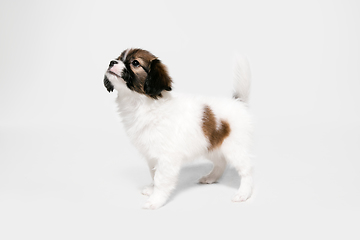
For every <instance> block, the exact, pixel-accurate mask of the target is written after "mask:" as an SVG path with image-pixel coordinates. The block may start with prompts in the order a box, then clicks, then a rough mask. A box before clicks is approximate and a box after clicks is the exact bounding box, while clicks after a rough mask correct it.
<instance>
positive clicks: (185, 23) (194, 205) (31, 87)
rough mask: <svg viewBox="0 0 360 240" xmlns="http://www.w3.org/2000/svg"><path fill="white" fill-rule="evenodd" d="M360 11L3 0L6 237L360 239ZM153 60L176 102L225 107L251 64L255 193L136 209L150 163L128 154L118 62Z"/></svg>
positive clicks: (185, 182)
mask: <svg viewBox="0 0 360 240" xmlns="http://www.w3.org/2000/svg"><path fill="white" fill-rule="evenodd" d="M359 34H360V2H358V1H344V0H341V1H340V0H330V1H320V0H312V1H308V0H305V1H281V0H275V1H221V3H220V2H216V1H178V2H170V1H122V0H118V1H77V0H72V1H67V0H65V1H45V0H38V1H35V0H34V1H24V0H22V1H21V0H18V1H17V0H15V1H9V0H5V1H1V3H0V238H1V239H65V238H66V239H140V238H145V237H147V238H148V239H153V238H154V239H155V238H156V239H193V238H195V237H196V238H201V239H203V238H207V239H225V238H229V239H241V238H242V239H264V238H274V239H275V238H276V239H303V238H305V237H306V238H307V239H320V238H321V239H322V238H328V237H334V238H344V239H358V238H359V237H360V234H359V231H358V230H357V229H356V228H357V225H358V223H359V213H360V212H359V205H358V203H359V201H360V192H359V189H360V188H359V187H360V184H359V183H360V177H359V174H358V172H359V166H360V164H359V160H360V153H359V149H358V148H359V146H360V114H359V109H360V106H359V103H360V94H359V91H360V74H359V73H360V70H359V69H360V68H359V66H360V44H359V42H360V35H359ZM128 47H140V48H144V49H146V50H149V51H151V52H152V53H154V54H155V55H157V56H158V57H159V58H160V59H161V60H162V61H163V62H164V63H165V64H166V65H167V66H168V68H169V71H170V75H171V76H172V77H173V80H174V82H175V86H174V91H178V92H186V93H190V94H206V95H213V96H223V97H231V86H232V82H231V76H232V72H231V70H232V59H233V56H234V54H235V53H241V54H243V55H246V56H247V57H248V59H249V61H250V66H251V70H252V76H253V80H252V81H253V82H252V92H251V98H250V108H251V112H252V113H253V115H254V119H255V129H256V134H255V148H254V155H255V156H256V158H255V164H256V191H255V196H254V197H253V198H252V199H251V201H249V202H247V203H242V204H232V203H231V202H230V199H231V197H232V194H233V193H235V191H236V187H237V185H238V184H239V182H240V179H238V177H237V176H236V174H235V173H234V171H233V170H232V169H231V168H229V169H228V170H227V171H226V172H225V175H224V177H223V179H222V180H220V182H219V184H215V185H211V186H200V185H197V184H196V180H197V179H199V178H200V177H201V176H202V175H203V174H205V173H207V171H209V170H210V168H211V165H209V164H207V163H203V162H199V163H197V164H195V165H192V166H191V165H190V166H185V167H184V170H183V171H182V174H181V176H180V179H179V190H177V191H176V192H175V193H174V196H173V197H172V199H171V200H170V202H169V203H168V204H167V205H166V206H164V207H163V208H162V209H160V210H158V211H144V210H141V205H142V204H143V203H144V202H145V199H146V198H145V197H143V196H141V195H140V193H139V192H140V189H141V187H143V186H145V185H146V184H148V183H149V181H150V176H149V174H148V172H147V167H146V163H145V162H144V161H143V160H142V159H141V156H140V155H139V154H138V153H137V152H136V151H135V149H134V148H133V147H132V146H131V145H130V143H129V141H128V140H127V138H126V136H125V133H124V130H123V129H122V126H121V123H120V120H119V118H118V117H117V114H116V107H115V104H114V98H115V94H114V93H112V94H108V93H107V91H106V89H105V88H104V87H103V83H102V80H103V74H104V71H105V69H106V68H107V65H108V63H109V61H110V60H111V59H113V58H115V57H117V56H118V55H119V54H120V53H121V51H123V50H124V49H126V48H128Z"/></svg>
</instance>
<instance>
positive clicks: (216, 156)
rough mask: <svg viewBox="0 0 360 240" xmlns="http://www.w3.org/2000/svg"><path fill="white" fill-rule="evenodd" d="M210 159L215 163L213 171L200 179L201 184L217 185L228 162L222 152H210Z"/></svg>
mask: <svg viewBox="0 0 360 240" xmlns="http://www.w3.org/2000/svg"><path fill="white" fill-rule="evenodd" d="M208 158H209V160H210V161H211V162H212V163H213V169H212V170H211V172H210V173H209V174H208V175H205V176H203V177H202V178H200V180H199V183H203V184H211V183H215V182H216V181H217V180H219V178H220V177H221V176H222V174H223V173H224V170H225V168H226V161H225V158H224V155H223V154H222V153H221V152H220V151H216V152H210V153H209V154H208Z"/></svg>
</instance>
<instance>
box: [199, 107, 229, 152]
mask: <svg viewBox="0 0 360 240" xmlns="http://www.w3.org/2000/svg"><path fill="white" fill-rule="evenodd" d="M202 122H203V125H202V129H203V132H204V134H205V136H206V137H207V138H208V139H209V142H210V146H209V147H208V149H209V150H213V149H215V148H217V147H220V146H221V144H222V143H223V141H224V139H225V138H226V137H228V136H229V135H230V125H229V123H228V122H227V121H225V120H221V121H220V126H219V127H218V128H217V126H216V125H217V124H216V118H215V115H214V113H213V111H212V110H211V108H210V107H209V106H207V105H205V107H204V115H203V118H202Z"/></svg>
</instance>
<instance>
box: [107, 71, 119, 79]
mask: <svg viewBox="0 0 360 240" xmlns="http://www.w3.org/2000/svg"><path fill="white" fill-rule="evenodd" d="M107 72H108V73H109V74H111V75H114V76H115V77H118V78H121V76H120V75H119V74H117V73H115V72H113V71H111V69H109V70H108V71H107Z"/></svg>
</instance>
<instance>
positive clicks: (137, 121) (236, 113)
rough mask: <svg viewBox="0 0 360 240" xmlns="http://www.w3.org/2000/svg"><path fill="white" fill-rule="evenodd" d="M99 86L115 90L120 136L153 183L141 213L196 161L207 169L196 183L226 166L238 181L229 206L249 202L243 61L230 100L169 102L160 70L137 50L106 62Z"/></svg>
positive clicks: (160, 201) (162, 199) (167, 81)
mask: <svg viewBox="0 0 360 240" xmlns="http://www.w3.org/2000/svg"><path fill="white" fill-rule="evenodd" d="M104 85H105V87H106V89H107V90H108V91H109V92H112V91H113V90H114V89H115V90H117V92H118V97H117V99H116V102H117V104H118V108H119V112H120V116H121V119H122V121H123V124H124V126H125V129H126V132H127V134H128V136H129V138H130V140H131V141H132V143H133V144H134V145H135V146H136V148H137V149H138V150H139V151H140V152H141V153H142V155H143V156H144V157H145V158H146V160H147V163H148V166H149V169H150V173H151V177H152V179H153V183H152V184H151V185H150V186H149V187H146V188H145V189H144V190H143V191H142V193H143V194H144V195H148V196H149V199H148V200H147V202H146V203H145V205H144V208H145V209H157V208H159V207H161V206H163V205H164V204H165V203H166V201H167V199H168V198H169V196H170V194H171V192H172V191H173V190H174V188H175V185H176V182H177V178H178V175H179V172H180V168H181V165H182V164H183V163H185V162H189V161H191V160H194V159H196V158H198V157H200V156H205V157H206V158H207V159H209V160H210V161H212V163H213V169H212V171H211V172H210V173H209V174H208V175H206V176H204V177H202V178H201V179H200V183H204V184H210V183H214V182H216V181H217V180H218V179H219V178H220V177H221V175H222V174H223V172H224V170H225V167H226V164H227V163H229V164H231V165H232V166H233V167H234V168H235V169H236V170H237V172H238V173H239V175H240V176H241V186H240V188H239V190H238V191H237V193H236V194H235V196H234V198H233V199H232V200H233V201H234V202H242V201H245V200H247V199H248V198H249V197H250V196H251V193H252V185H253V178H252V164H251V155H250V152H249V150H250V145H251V135H252V134H251V133H252V124H251V117H250V115H249V113H248V107H247V102H248V97H249V89H250V70H249V67H248V64H247V61H245V60H241V59H240V61H238V64H237V67H236V68H235V81H234V95H233V98H232V99H231V98H229V99H208V98H205V97H187V96H174V95H173V94H171V92H170V91H171V90H172V79H171V77H170V76H169V74H168V71H167V68H166V66H165V65H164V64H163V63H162V62H161V61H160V60H159V59H158V58H157V57H155V56H154V55H153V54H151V53H150V52H148V51H145V50H142V49H127V50H125V51H123V52H122V53H121V55H120V56H119V57H118V58H117V59H115V60H112V61H111V62H110V65H109V68H108V70H107V71H106V73H105V78H104Z"/></svg>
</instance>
